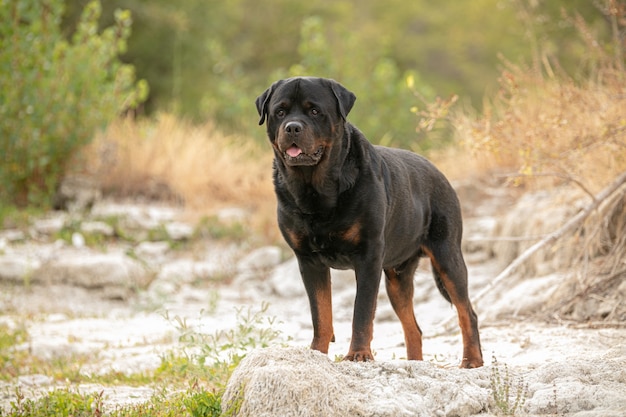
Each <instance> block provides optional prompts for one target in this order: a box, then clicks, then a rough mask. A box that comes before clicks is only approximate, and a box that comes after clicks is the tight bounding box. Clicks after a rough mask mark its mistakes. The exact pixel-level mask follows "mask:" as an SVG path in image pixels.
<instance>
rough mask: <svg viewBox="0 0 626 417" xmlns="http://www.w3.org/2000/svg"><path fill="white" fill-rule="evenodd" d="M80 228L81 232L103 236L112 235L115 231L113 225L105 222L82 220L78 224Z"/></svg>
mask: <svg viewBox="0 0 626 417" xmlns="http://www.w3.org/2000/svg"><path fill="white" fill-rule="evenodd" d="M80 230H82V231H83V233H89V234H99V235H104V236H113V234H114V233H115V230H113V227H111V225H109V224H106V223H105V222H83V223H82V224H81V225H80Z"/></svg>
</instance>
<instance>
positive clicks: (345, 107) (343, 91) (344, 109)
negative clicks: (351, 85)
mask: <svg viewBox="0 0 626 417" xmlns="http://www.w3.org/2000/svg"><path fill="white" fill-rule="evenodd" d="M330 88H331V90H333V94H334V95H335V98H336V99H337V106H338V107H339V114H341V117H343V119H344V120H346V117H347V116H348V113H350V110H352V106H353V105H354V102H355V101H356V96H355V95H354V93H353V92H352V91H350V90H348V89H347V88H346V87H344V86H343V85H341V84H339V83H338V82H337V81H335V80H330Z"/></svg>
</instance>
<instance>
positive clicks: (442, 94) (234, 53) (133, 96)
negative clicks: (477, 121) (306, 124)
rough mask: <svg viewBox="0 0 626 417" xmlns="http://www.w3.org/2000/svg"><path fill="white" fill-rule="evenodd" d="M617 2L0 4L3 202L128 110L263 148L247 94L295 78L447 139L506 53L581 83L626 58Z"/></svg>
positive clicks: (367, 119)
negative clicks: (453, 114)
mask: <svg viewBox="0 0 626 417" xmlns="http://www.w3.org/2000/svg"><path fill="white" fill-rule="evenodd" d="M611 8H616V9H617V8H619V10H618V11H611V10H610V9H611ZM624 8H625V6H624V3H623V1H619V0H475V1H473V2H459V1H453V0H442V1H440V2H437V4H436V5H434V4H433V3H432V2H429V1H427V0H413V1H406V0H388V1H385V2H380V1H374V0H359V1H357V0H332V1H331V0H319V1H316V2H295V1H290V0H268V1H264V2H259V1H253V0H229V1H218V0H183V1H177V2H172V1H170V0H107V1H103V2H100V1H98V0H73V1H65V0H0V70H1V75H2V77H1V78H0V117H1V120H0V123H1V124H0V128H1V131H0V133H1V137H0V158H1V159H0V162H1V163H0V204H4V203H6V202H8V203H9V204H18V205H27V204H44V205H45V203H46V201H47V200H49V198H50V196H51V195H52V194H53V193H54V190H55V189H56V188H57V187H58V184H59V183H60V180H61V178H62V177H63V176H64V175H65V174H66V169H67V166H68V165H69V164H71V161H72V158H73V157H75V154H76V153H77V151H78V150H80V149H81V148H83V147H84V145H86V144H88V143H90V142H91V141H92V139H93V138H94V137H95V136H96V133H97V132H98V131H102V129H104V127H105V126H107V125H110V124H111V123H112V122H115V120H116V119H119V116H121V115H130V116H132V117H136V118H138V119H151V120H159V117H161V116H160V115H161V114H168V115H172V116H174V117H175V118H178V119H180V120H183V121H184V123H191V124H194V125H197V126H200V125H207V124H210V125H211V129H210V131H211V132H214V131H219V132H222V133H223V134H224V135H226V136H228V137H231V136H229V135H234V136H232V137H237V138H244V139H236V140H239V141H240V142H241V141H245V140H248V141H250V138H253V139H254V140H252V141H253V142H256V143H257V144H264V143H265V129H263V128H260V127H259V126H258V124H257V121H258V117H257V114H256V110H255V107H254V99H255V98H256V97H257V96H258V95H259V94H260V93H261V92H263V91H264V90H265V88H267V87H268V86H269V85H270V84H271V83H272V82H273V81H275V80H276V79H278V78H282V77H287V76H295V75H317V76H324V77H331V78H335V79H337V80H338V81H340V82H341V83H342V84H344V85H345V86H346V87H347V88H348V89H350V90H351V91H353V92H354V93H355V94H356V95H357V103H356V105H355V107H354V108H353V110H352V112H351V114H350V116H349V120H350V121H351V122H353V123H354V124H356V125H357V126H359V128H360V129H361V130H362V131H363V132H364V133H365V134H366V136H367V137H368V138H369V139H370V140H371V141H372V142H375V143H380V144H385V145H392V146H398V147H404V148H408V149H412V150H415V151H419V152H425V151H429V150H432V149H435V148H441V147H442V146H445V145H447V144H449V143H450V142H451V141H452V139H453V136H454V135H453V131H452V130H453V128H452V126H451V124H450V123H446V121H447V120H449V119H450V118H449V109H450V107H451V106H452V105H453V104H454V103H457V102H458V103H457V104H455V108H461V109H462V111H464V112H467V113H472V112H475V113H477V114H480V113H481V112H483V111H484V109H489V105H488V102H489V99H488V97H493V96H495V95H497V94H498V91H500V90H501V88H502V84H501V80H500V78H501V74H503V73H504V72H503V71H505V70H506V68H507V67H510V66H511V65H521V67H522V68H523V69H524V71H530V72H533V73H536V74H539V75H540V77H539V78H537V80H539V81H541V76H543V74H546V75H547V76H548V77H554V76H555V73H556V74H557V76H559V77H564V78H567V79H571V80H574V81H576V80H578V81H579V82H581V83H584V82H585V80H587V79H589V77H590V76H591V75H593V74H594V73H596V72H597V71H596V70H597V68H596V67H597V66H598V63H599V62H602V59H603V58H602V57H603V56H606V55H607V54H608V55H611V56H614V57H615V62H617V64H616V65H617V67H619V68H622V69H623V63H624V62H623V61H624V57H623V55H620V54H621V50H622V49H623V46H624V39H623V37H624V28H625V27H626V21H624V20H625V19H624V16H625V15H626V12H624V10H622V9H624ZM577 22H578V23H577ZM580 22H584V25H583V24H581V23H580ZM131 29H132V34H131ZM616 37H617V38H616ZM620 37H621V38H620ZM612 49H613V50H619V51H613V50H612ZM618 52H619V53H620V54H618ZM527 79H529V80H534V79H535V78H532V77H530V78H527ZM532 82H534V81H532ZM148 91H149V94H148ZM155 125H158V123H156V122H155ZM150 131H151V130H150V129H147V130H146V132H150ZM146 135H148V133H146ZM214 136H215V135H214ZM213 139H214V138H213ZM207 140H211V138H208V139H207ZM228 140H229V141H231V139H228ZM117 149H118V150H119V149H121V147H120V146H118V147H117ZM98 152H99V151H98ZM190 166H191V165H190ZM103 169H104V171H103V172H111V171H112V168H111V167H108V168H103Z"/></svg>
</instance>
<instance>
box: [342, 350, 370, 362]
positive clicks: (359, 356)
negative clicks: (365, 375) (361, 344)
mask: <svg viewBox="0 0 626 417" xmlns="http://www.w3.org/2000/svg"><path fill="white" fill-rule="evenodd" d="M343 360H344V361H352V362H370V361H373V360H374V355H372V352H371V351H370V350H359V351H356V352H352V351H350V352H348V354H347V355H346V356H344V357H343Z"/></svg>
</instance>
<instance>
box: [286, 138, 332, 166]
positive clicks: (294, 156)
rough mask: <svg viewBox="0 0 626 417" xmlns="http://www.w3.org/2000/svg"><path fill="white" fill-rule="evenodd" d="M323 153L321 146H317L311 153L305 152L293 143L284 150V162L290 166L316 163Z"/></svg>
mask: <svg viewBox="0 0 626 417" xmlns="http://www.w3.org/2000/svg"><path fill="white" fill-rule="evenodd" d="M323 154H324V147H323V146H320V147H319V148H317V149H316V150H315V152H313V153H312V154H307V153H305V152H304V151H303V150H302V149H300V148H299V147H298V146H297V145H296V144H295V143H294V144H292V145H291V146H290V147H289V148H288V149H287V150H286V151H285V163H287V165H291V166H297V165H304V166H311V165H317V163H318V162H319V161H320V159H322V155H323Z"/></svg>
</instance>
